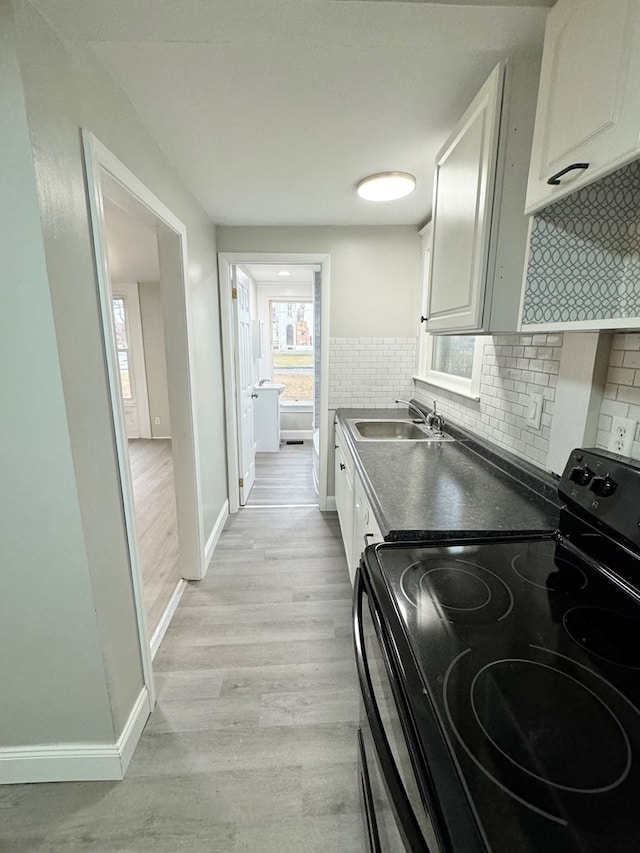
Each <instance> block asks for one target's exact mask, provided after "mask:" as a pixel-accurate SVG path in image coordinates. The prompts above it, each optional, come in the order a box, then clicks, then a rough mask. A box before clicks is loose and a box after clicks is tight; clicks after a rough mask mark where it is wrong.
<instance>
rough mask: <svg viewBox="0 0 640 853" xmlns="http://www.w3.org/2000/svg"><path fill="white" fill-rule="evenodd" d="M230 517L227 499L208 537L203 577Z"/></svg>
mask: <svg viewBox="0 0 640 853" xmlns="http://www.w3.org/2000/svg"><path fill="white" fill-rule="evenodd" d="M228 518H229V501H225V502H224V503H223V504H222V509H221V510H220V512H219V513H218V518H217V519H216V523H215V524H214V525H213V530H212V531H211V535H210V536H209V538H208V539H207V544H206V545H205V548H204V573H203V575H202V577H204V576H205V575H206V573H207V569H208V568H209V563H210V562H211V558H212V557H213V552H214V551H215V550H216V545H217V544H218V539H219V538H220V534H221V533H222V531H223V529H224V525H225V523H226V521H227V519H228Z"/></svg>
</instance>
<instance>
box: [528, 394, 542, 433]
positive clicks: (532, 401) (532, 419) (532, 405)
mask: <svg viewBox="0 0 640 853" xmlns="http://www.w3.org/2000/svg"><path fill="white" fill-rule="evenodd" d="M525 420H526V422H527V425H528V426H530V427H533V428H534V429H540V423H541V421H542V394H529V404H528V406H527V413H526V415H525Z"/></svg>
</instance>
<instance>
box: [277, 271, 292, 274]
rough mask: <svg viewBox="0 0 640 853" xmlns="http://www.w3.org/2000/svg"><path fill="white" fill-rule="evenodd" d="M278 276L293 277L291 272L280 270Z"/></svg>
mask: <svg viewBox="0 0 640 853" xmlns="http://www.w3.org/2000/svg"><path fill="white" fill-rule="evenodd" d="M278 275H291V273H290V272H289V270H280V271H279V272H278Z"/></svg>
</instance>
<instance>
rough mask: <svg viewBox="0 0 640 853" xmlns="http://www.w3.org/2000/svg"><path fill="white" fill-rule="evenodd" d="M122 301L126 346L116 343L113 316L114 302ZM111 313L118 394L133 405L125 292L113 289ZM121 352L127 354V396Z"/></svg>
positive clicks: (129, 331)
mask: <svg viewBox="0 0 640 853" xmlns="http://www.w3.org/2000/svg"><path fill="white" fill-rule="evenodd" d="M116 302H122V314H123V317H124V334H125V339H126V342H127V343H126V346H124V347H122V346H119V345H118V335H117V333H116V317H115V303H116ZM111 313H112V315H113V328H114V342H115V346H116V362H117V364H118V378H119V380H120V395H121V397H122V402H123V404H124V405H128V404H132V405H134V404H135V402H136V394H135V382H134V378H133V368H132V366H131V341H130V337H131V327H130V324H129V305H128V298H127V294H126V293H120V292H119V291H117V292H116V291H114V292H113V293H112V294H111ZM121 352H123V353H125V355H126V356H127V376H128V382H129V396H128V397H127V396H126V395H125V393H124V387H123V383H122V367H121V364H120V353H121Z"/></svg>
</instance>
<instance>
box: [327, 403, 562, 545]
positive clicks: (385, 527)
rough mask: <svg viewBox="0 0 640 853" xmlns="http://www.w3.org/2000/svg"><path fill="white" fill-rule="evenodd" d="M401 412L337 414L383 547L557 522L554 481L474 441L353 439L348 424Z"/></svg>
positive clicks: (534, 529) (465, 436)
mask: <svg viewBox="0 0 640 853" xmlns="http://www.w3.org/2000/svg"><path fill="white" fill-rule="evenodd" d="M407 417H412V415H410V414H408V413H407V410H406V409H397V408H394V409H338V411H337V418H338V420H339V421H340V423H341V425H342V427H343V429H344V432H345V436H346V439H347V441H348V443H349V446H350V448H351V450H352V451H353V455H354V458H355V462H356V467H357V469H358V471H359V473H360V474H361V476H362V481H363V485H364V487H365V491H366V492H367V496H368V498H369V500H370V502H371V506H372V508H373V511H374V513H375V516H376V520H377V522H378V525H379V526H380V530H381V532H382V535H383V536H384V537H385V539H386V540H388V541H396V540H412V539H413V540H418V539H446V538H461V537H465V536H477V535H484V534H500V535H504V534H507V533H513V535H523V534H525V533H539V532H541V531H551V530H555V529H556V527H557V524H558V507H559V503H558V499H557V492H556V490H555V487H556V483H557V480H555V479H554V478H553V477H551V476H548V475H546V474H545V473H544V472H541V471H538V470H537V469H534V468H533V466H530V465H528V464H527V463H526V462H524V461H522V462H521V461H520V460H518V459H517V458H516V457H514V456H512V455H511V454H508V453H503V452H502V451H501V450H498V449H497V448H494V447H493V446H491V445H489V444H487V443H486V442H484V441H482V440H476V439H475V438H474V437H472V436H470V434H469V433H465V432H464V431H462V430H460V429H459V428H456V427H452V426H450V425H449V426H447V427H446V428H445V431H446V432H448V433H449V434H450V435H452V436H454V437H455V438H456V441H442V442H437V441H433V442H427V441H416V442H412V441H360V440H358V439H357V438H356V436H355V435H354V433H353V431H352V430H351V428H350V425H349V423H348V421H349V420H350V419H352V418H360V419H375V418H377V419H380V418H384V419H387V418H407Z"/></svg>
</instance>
